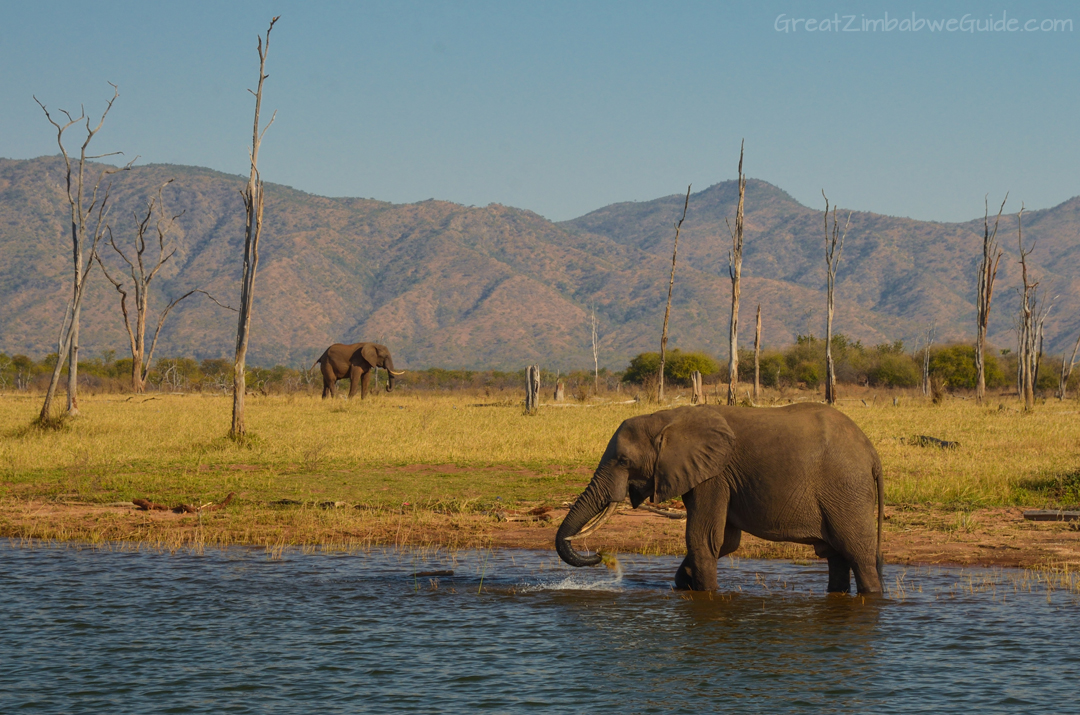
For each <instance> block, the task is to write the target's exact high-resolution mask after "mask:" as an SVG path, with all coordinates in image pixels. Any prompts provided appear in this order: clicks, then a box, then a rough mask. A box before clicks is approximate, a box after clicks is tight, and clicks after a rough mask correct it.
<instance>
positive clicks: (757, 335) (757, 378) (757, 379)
mask: <svg viewBox="0 0 1080 715" xmlns="http://www.w3.org/2000/svg"><path fill="white" fill-rule="evenodd" d="M760 396H761V303H758V307H757V326H756V327H755V328H754V404H755V405H756V404H757V402H758V398H759V397H760Z"/></svg>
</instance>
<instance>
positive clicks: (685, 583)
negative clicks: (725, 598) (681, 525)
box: [675, 479, 742, 591]
mask: <svg viewBox="0 0 1080 715" xmlns="http://www.w3.org/2000/svg"><path fill="white" fill-rule="evenodd" d="M683 501H684V503H685V504H686V558H684V559H683V562H682V564H681V565H680V566H679V570H678V571H676V572H675V587H676V588H680V589H689V590H691V591H715V590H716V588H717V583H716V562H717V561H718V560H719V558H720V556H721V555H722V554H725V553H731V552H732V551H734V550H735V549H737V548H738V547H739V540H740V538H741V536H742V532H741V531H740V530H738V529H734V528H733V529H728V528H727V510H728V487H727V485H726V484H724V483H723V482H722V481H721V480H720V479H710V480H708V481H706V482H703V483H701V484H699V485H698V486H696V487H694V488H693V489H691V490H690V491H689V492H687V493H686V494H684V495H683Z"/></svg>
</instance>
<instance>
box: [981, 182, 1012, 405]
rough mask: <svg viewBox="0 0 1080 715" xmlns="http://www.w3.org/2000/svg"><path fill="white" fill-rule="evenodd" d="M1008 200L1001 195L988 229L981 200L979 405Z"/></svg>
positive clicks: (983, 390) (983, 392)
mask: <svg viewBox="0 0 1080 715" xmlns="http://www.w3.org/2000/svg"><path fill="white" fill-rule="evenodd" d="M1008 200H1009V195H1008V194H1005V199H1004V200H1003V201H1002V202H1001V208H999V209H998V214H997V218H996V219H994V230H993V231H991V230H990V220H989V219H990V204H989V203H987V199H986V198H985V197H984V199H983V208H984V213H983V253H982V260H981V261H980V262H979V295H978V316H977V320H978V324H977V326H976V337H975V403H976V404H979V405H981V404H982V403H983V399H984V398H985V396H986V357H985V355H986V330H987V326H989V324H990V302H991V301H992V300H993V298H994V281H995V279H996V278H997V272H998V264H999V263H1000V262H1001V254H1002V250H1001V248H999V247H998V244H997V230H998V223H999V222H1000V221H1001V212H1002V211H1004V210H1005V202H1006V201H1008Z"/></svg>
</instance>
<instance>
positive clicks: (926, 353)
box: [922, 322, 936, 396]
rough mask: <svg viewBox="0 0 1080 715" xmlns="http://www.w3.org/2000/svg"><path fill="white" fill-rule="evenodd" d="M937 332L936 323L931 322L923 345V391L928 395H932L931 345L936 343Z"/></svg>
mask: <svg viewBox="0 0 1080 715" xmlns="http://www.w3.org/2000/svg"><path fill="white" fill-rule="evenodd" d="M935 332H936V328H935V325H934V323H933V322H931V323H930V327H928V328H927V329H926V340H925V344H924V345H923V359H922V393H923V395H927V396H929V395H930V346H932V345H933V344H934V334H935Z"/></svg>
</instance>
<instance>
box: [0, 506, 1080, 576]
mask: <svg viewBox="0 0 1080 715" xmlns="http://www.w3.org/2000/svg"><path fill="white" fill-rule="evenodd" d="M519 511H521V512H522V513H521V514H517V515H515V514H509V516H510V517H511V518H530V517H528V516H527V515H526V514H525V513H524V512H525V511H526V510H519ZM564 515H565V510H558V509H556V510H553V511H550V512H548V513H547V514H546V515H545V516H546V517H547V518H546V519H543V520H537V521H505V520H499V519H498V518H497V517H495V516H493V515H489V514H477V513H459V514H446V513H438V512H434V511H427V510H421V509H417V510H402V511H386V510H365V509H357V508H354V507H351V506H349V505H341V504H340V503H339V504H338V505H336V506H333V505H323V507H321V508H320V507H319V506H318V505H276V506H275V505H255V504H250V503H245V502H244V501H243V495H242V494H241V495H240V498H239V499H238V500H237V503H236V504H235V505H234V506H232V507H229V508H228V509H223V510H221V511H219V512H214V513H209V514H205V515H203V516H202V517H201V518H200V517H199V516H196V515H178V514H173V513H171V512H160V511H155V512H147V511H139V510H138V509H137V508H136V507H135V506H134V505H128V504H112V505H103V504H84V503H61V502H49V501H23V500H4V501H2V502H0V537H8V538H13V539H20V538H42V539H50V540H82V541H91V542H104V541H142V542H149V543H153V544H158V545H163V546H167V547H170V546H176V547H183V546H185V545H189V544H203V545H208V546H209V545H229V544H250V545H259V546H266V547H268V548H281V547H283V546H289V545H309V546H320V545H322V546H327V547H331V548H338V547H345V548H348V547H350V546H362V545H376V544H389V545H398V546H425V547H435V546H442V547H448V548H476V547H503V548H523V549H544V550H552V548H553V546H552V545H553V541H554V537H555V530H556V527H557V525H558V524H559V522H560V521H561V520H562V517H563V516H564ZM885 524H886V527H885V549H884V550H885V560H886V562H888V563H902V564H959V565H982V566H1021V567H1034V566H1040V565H1046V564H1056V565H1063V564H1069V565H1073V566H1080V529H1078V528H1077V524H1076V523H1075V522H1074V523H1071V524H1069V523H1060V522H1032V521H1026V520H1024V518H1023V510H1022V509H1019V508H993V509H980V510H974V511H954V510H951V509H945V508H943V507H932V506H931V507H928V506H911V507H895V506H889V507H886V521H885ZM684 528H685V522H684V521H680V520H675V519H669V518H666V517H663V516H659V515H656V514H652V513H650V512H645V511H641V510H631V509H629V508H625V509H620V510H619V512H618V513H617V514H616V515H615V517H613V518H612V519H611V521H609V522H608V523H607V524H606V525H605V526H604V527H603V529H601V530H600V532H598V533H597V534H596V535H595V537H594V539H591V540H590V541H589V543H587V544H582V546H585V547H587V548H590V549H603V550H606V551H614V552H634V553H645V554H681V553H683V552H684V544H683V533H684ZM736 555H737V556H741V557H743V558H783V559H792V560H796V561H810V560H813V559H815V558H816V557H815V556H814V553H813V550H812V549H811V548H810V547H808V546H802V545H799V544H786V543H772V542H767V541H762V540H761V539H757V538H754V537H752V536H749V535H744V536H743V542H742V547H741V548H740V549H739V551H738V552H736Z"/></svg>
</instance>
